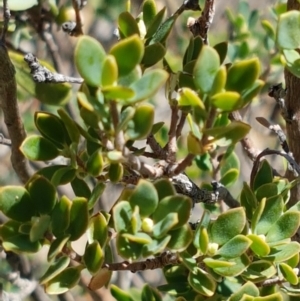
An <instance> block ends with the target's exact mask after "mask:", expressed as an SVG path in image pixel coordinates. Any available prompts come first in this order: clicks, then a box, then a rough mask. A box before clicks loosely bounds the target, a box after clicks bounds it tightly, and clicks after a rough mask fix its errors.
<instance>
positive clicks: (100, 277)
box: [88, 268, 112, 291]
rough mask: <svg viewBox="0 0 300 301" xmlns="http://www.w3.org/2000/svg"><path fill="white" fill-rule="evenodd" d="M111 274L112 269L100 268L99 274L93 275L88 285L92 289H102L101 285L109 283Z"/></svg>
mask: <svg viewBox="0 0 300 301" xmlns="http://www.w3.org/2000/svg"><path fill="white" fill-rule="evenodd" d="M111 275H112V271H110V270H108V269H106V268H103V269H100V270H99V271H98V272H97V274H95V275H94V276H93V277H92V279H91V281H90V283H89V285H88V288H89V289H90V290H92V291H95V290H98V289H100V288H101V287H103V286H104V285H107V284H108V283H109V280H110V278H111Z"/></svg>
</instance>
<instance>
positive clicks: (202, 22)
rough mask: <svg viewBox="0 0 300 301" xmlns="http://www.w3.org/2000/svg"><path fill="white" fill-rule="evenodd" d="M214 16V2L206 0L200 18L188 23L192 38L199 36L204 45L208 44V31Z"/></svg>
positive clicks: (190, 20)
mask: <svg viewBox="0 0 300 301" xmlns="http://www.w3.org/2000/svg"><path fill="white" fill-rule="evenodd" d="M214 15H215V1H214V0H206V1H205V6H204V9H203V12H202V14H201V16H200V17H199V18H198V19H196V20H195V19H192V18H190V19H189V21H188V27H189V30H190V31H191V32H192V34H193V36H194V37H196V36H200V37H201V38H202V40H203V42H204V44H208V37H207V34H208V31H209V28H210V26H211V24H212V21H213V18H214Z"/></svg>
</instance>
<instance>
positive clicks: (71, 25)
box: [62, 0, 87, 37]
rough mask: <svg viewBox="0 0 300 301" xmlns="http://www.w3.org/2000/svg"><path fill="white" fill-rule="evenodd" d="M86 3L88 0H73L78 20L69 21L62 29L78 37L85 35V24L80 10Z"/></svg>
mask: <svg viewBox="0 0 300 301" xmlns="http://www.w3.org/2000/svg"><path fill="white" fill-rule="evenodd" d="M86 3H87V1H86V0H72V4H73V8H74V11H75V18H76V21H75V22H73V21H68V22H65V23H63V24H62V30H63V31H64V32H66V33H68V34H69V35H70V36H74V37H78V36H81V35H83V31H82V25H83V24H82V20H81V15H80V10H81V9H82V8H83V7H84V6H85V5H86Z"/></svg>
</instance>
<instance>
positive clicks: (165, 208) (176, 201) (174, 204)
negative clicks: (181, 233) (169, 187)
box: [153, 195, 192, 229]
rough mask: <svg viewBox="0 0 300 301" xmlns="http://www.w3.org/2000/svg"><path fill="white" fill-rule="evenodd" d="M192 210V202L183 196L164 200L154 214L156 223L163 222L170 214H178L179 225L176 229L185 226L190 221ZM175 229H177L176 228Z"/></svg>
mask: <svg viewBox="0 0 300 301" xmlns="http://www.w3.org/2000/svg"><path fill="white" fill-rule="evenodd" d="M191 209H192V202H191V200H190V199H189V198H187V197H185V196H182V195H174V196H169V197H165V198H164V199H162V200H161V201H160V202H159V204H158V207H157V209H156V210H155V212H154V213H153V221H154V223H157V222H159V221H160V220H162V219H163V218H164V217H165V216H166V215H167V214H168V213H170V212H174V213H178V223H177V225H176V228H179V227H181V226H183V225H184V224H185V223H186V222H187V221H188V219H189V216H190V212H191ZM174 229H175V228H174Z"/></svg>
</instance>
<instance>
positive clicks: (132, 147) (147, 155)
mask: <svg viewBox="0 0 300 301" xmlns="http://www.w3.org/2000/svg"><path fill="white" fill-rule="evenodd" d="M0 138H1V137H0ZM0 144H1V141H0ZM129 150H130V151H132V152H139V151H140V150H139V149H138V148H137V147H134V146H131V147H130V148H129ZM141 156H144V157H147V158H152V159H160V158H158V157H157V155H156V154H155V153H150V152H143V153H142V154H141Z"/></svg>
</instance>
